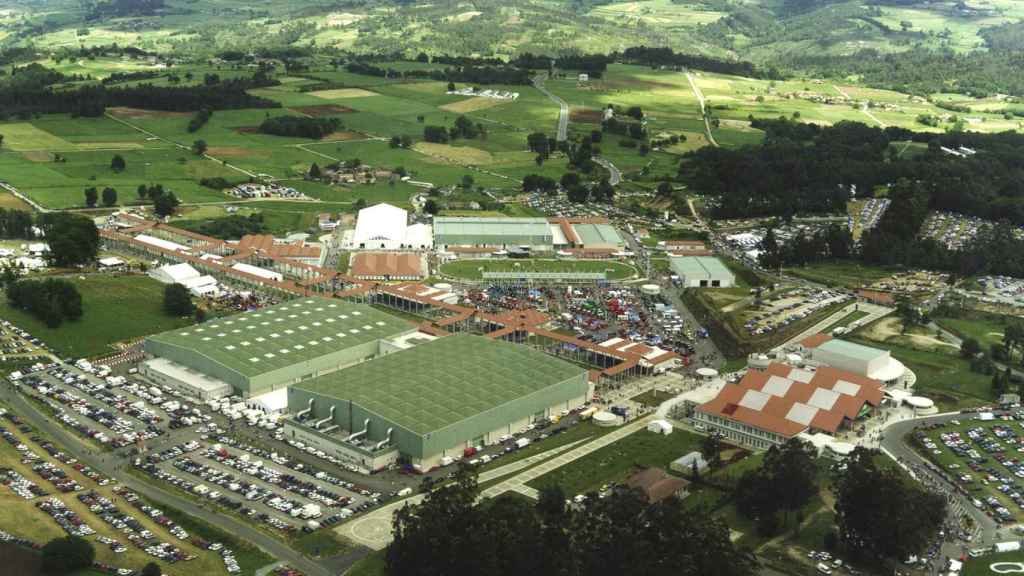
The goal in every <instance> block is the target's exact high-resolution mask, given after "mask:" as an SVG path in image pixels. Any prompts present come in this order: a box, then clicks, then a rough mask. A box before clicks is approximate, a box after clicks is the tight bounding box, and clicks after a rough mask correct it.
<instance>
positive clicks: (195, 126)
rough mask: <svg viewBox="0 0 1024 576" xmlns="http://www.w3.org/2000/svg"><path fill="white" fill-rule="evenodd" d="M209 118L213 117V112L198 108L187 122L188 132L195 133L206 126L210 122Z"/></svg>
mask: <svg viewBox="0 0 1024 576" xmlns="http://www.w3.org/2000/svg"><path fill="white" fill-rule="evenodd" d="M210 116H213V110H210V109H209V108H205V107H204V108H200V109H199V111H198V112H196V113H195V115H193V116H192V119H191V120H189V121H188V131H189V132H195V131H197V130H199V129H200V128H202V127H203V126H205V125H206V123H207V122H209V121H210Z"/></svg>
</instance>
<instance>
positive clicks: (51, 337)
mask: <svg viewBox="0 0 1024 576" xmlns="http://www.w3.org/2000/svg"><path fill="white" fill-rule="evenodd" d="M70 280H71V281H72V282H73V283H74V284H75V286H76V287H77V288H78V291H79V292H80V293H81V294H82V308H83V309H84V311H85V312H84V314H83V315H82V318H80V319H79V320H77V321H74V322H65V323H63V324H62V325H61V326H59V327H58V328H47V327H46V325H45V324H43V323H42V322H41V321H39V320H38V319H36V318H35V317H34V316H32V315H30V314H28V313H27V312H24V311H21V310H16V309H14V308H12V307H11V306H10V305H9V304H8V303H7V302H6V300H5V301H4V302H3V304H2V305H0V317H2V318H4V319H6V320H10V321H11V322H13V323H14V324H16V325H17V326H19V327H21V328H23V329H24V330H27V331H28V332H29V333H31V334H32V335H33V336H35V337H37V338H39V339H41V340H42V341H43V342H45V343H46V344H47V345H49V346H50V347H51V348H52V349H53V350H54V352H56V353H57V354H59V355H60V356H63V357H71V358H81V357H87V356H97V355H101V354H105V353H108V352H111V351H113V348H111V347H110V345H111V344H113V343H115V342H121V341H124V340H131V339H134V338H138V337H141V336H146V335H149V334H155V333H157V332H163V331H165V330H171V329H174V328H180V327H182V326H186V325H188V324H190V323H191V322H192V321H191V319H183V318H172V317H170V316H167V315H166V314H164V312H163V309H162V307H163V293H164V285H163V284H161V283H159V282H157V281H156V280H153V279H151V278H149V277H147V276H108V275H99V274H94V275H90V276H85V277H73V278H70Z"/></svg>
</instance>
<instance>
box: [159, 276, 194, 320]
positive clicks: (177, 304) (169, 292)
mask: <svg viewBox="0 0 1024 576" xmlns="http://www.w3.org/2000/svg"><path fill="white" fill-rule="evenodd" d="M164 312H165V313H166V314H167V315H169V316H177V317H179V318H180V317H182V316H191V315H192V313H193V312H195V307H194V306H193V305H192V295H191V294H189V291H188V288H186V287H185V285H184V284H178V283H174V284H168V285H167V286H164Z"/></svg>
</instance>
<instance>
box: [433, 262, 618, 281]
mask: <svg viewBox="0 0 1024 576" xmlns="http://www.w3.org/2000/svg"><path fill="white" fill-rule="evenodd" d="M484 272H564V273H575V272H604V273H605V274H606V276H607V279H609V280H622V279H624V278H629V277H630V276H632V275H633V274H635V273H636V270H635V269H634V268H633V267H632V266H629V265H627V264H622V263H621V262H609V261H604V260H472V259H471V260H455V261H452V262H448V263H445V264H442V265H441V269H440V273H441V274H442V275H447V276H453V277H456V278H463V279H467V280H480V279H482V278H483V273H484Z"/></svg>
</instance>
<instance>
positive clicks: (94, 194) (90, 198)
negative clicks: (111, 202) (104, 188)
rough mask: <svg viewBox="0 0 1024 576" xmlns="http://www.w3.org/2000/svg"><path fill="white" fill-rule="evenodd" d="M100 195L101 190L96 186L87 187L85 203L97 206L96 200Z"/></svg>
mask: <svg viewBox="0 0 1024 576" xmlns="http://www.w3.org/2000/svg"><path fill="white" fill-rule="evenodd" d="M99 197H100V193H99V191H97V190H96V187H95V186H90V187H88V188H86V189H85V205H86V206H88V207H89V208H95V207H96V200H98V199H99Z"/></svg>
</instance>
